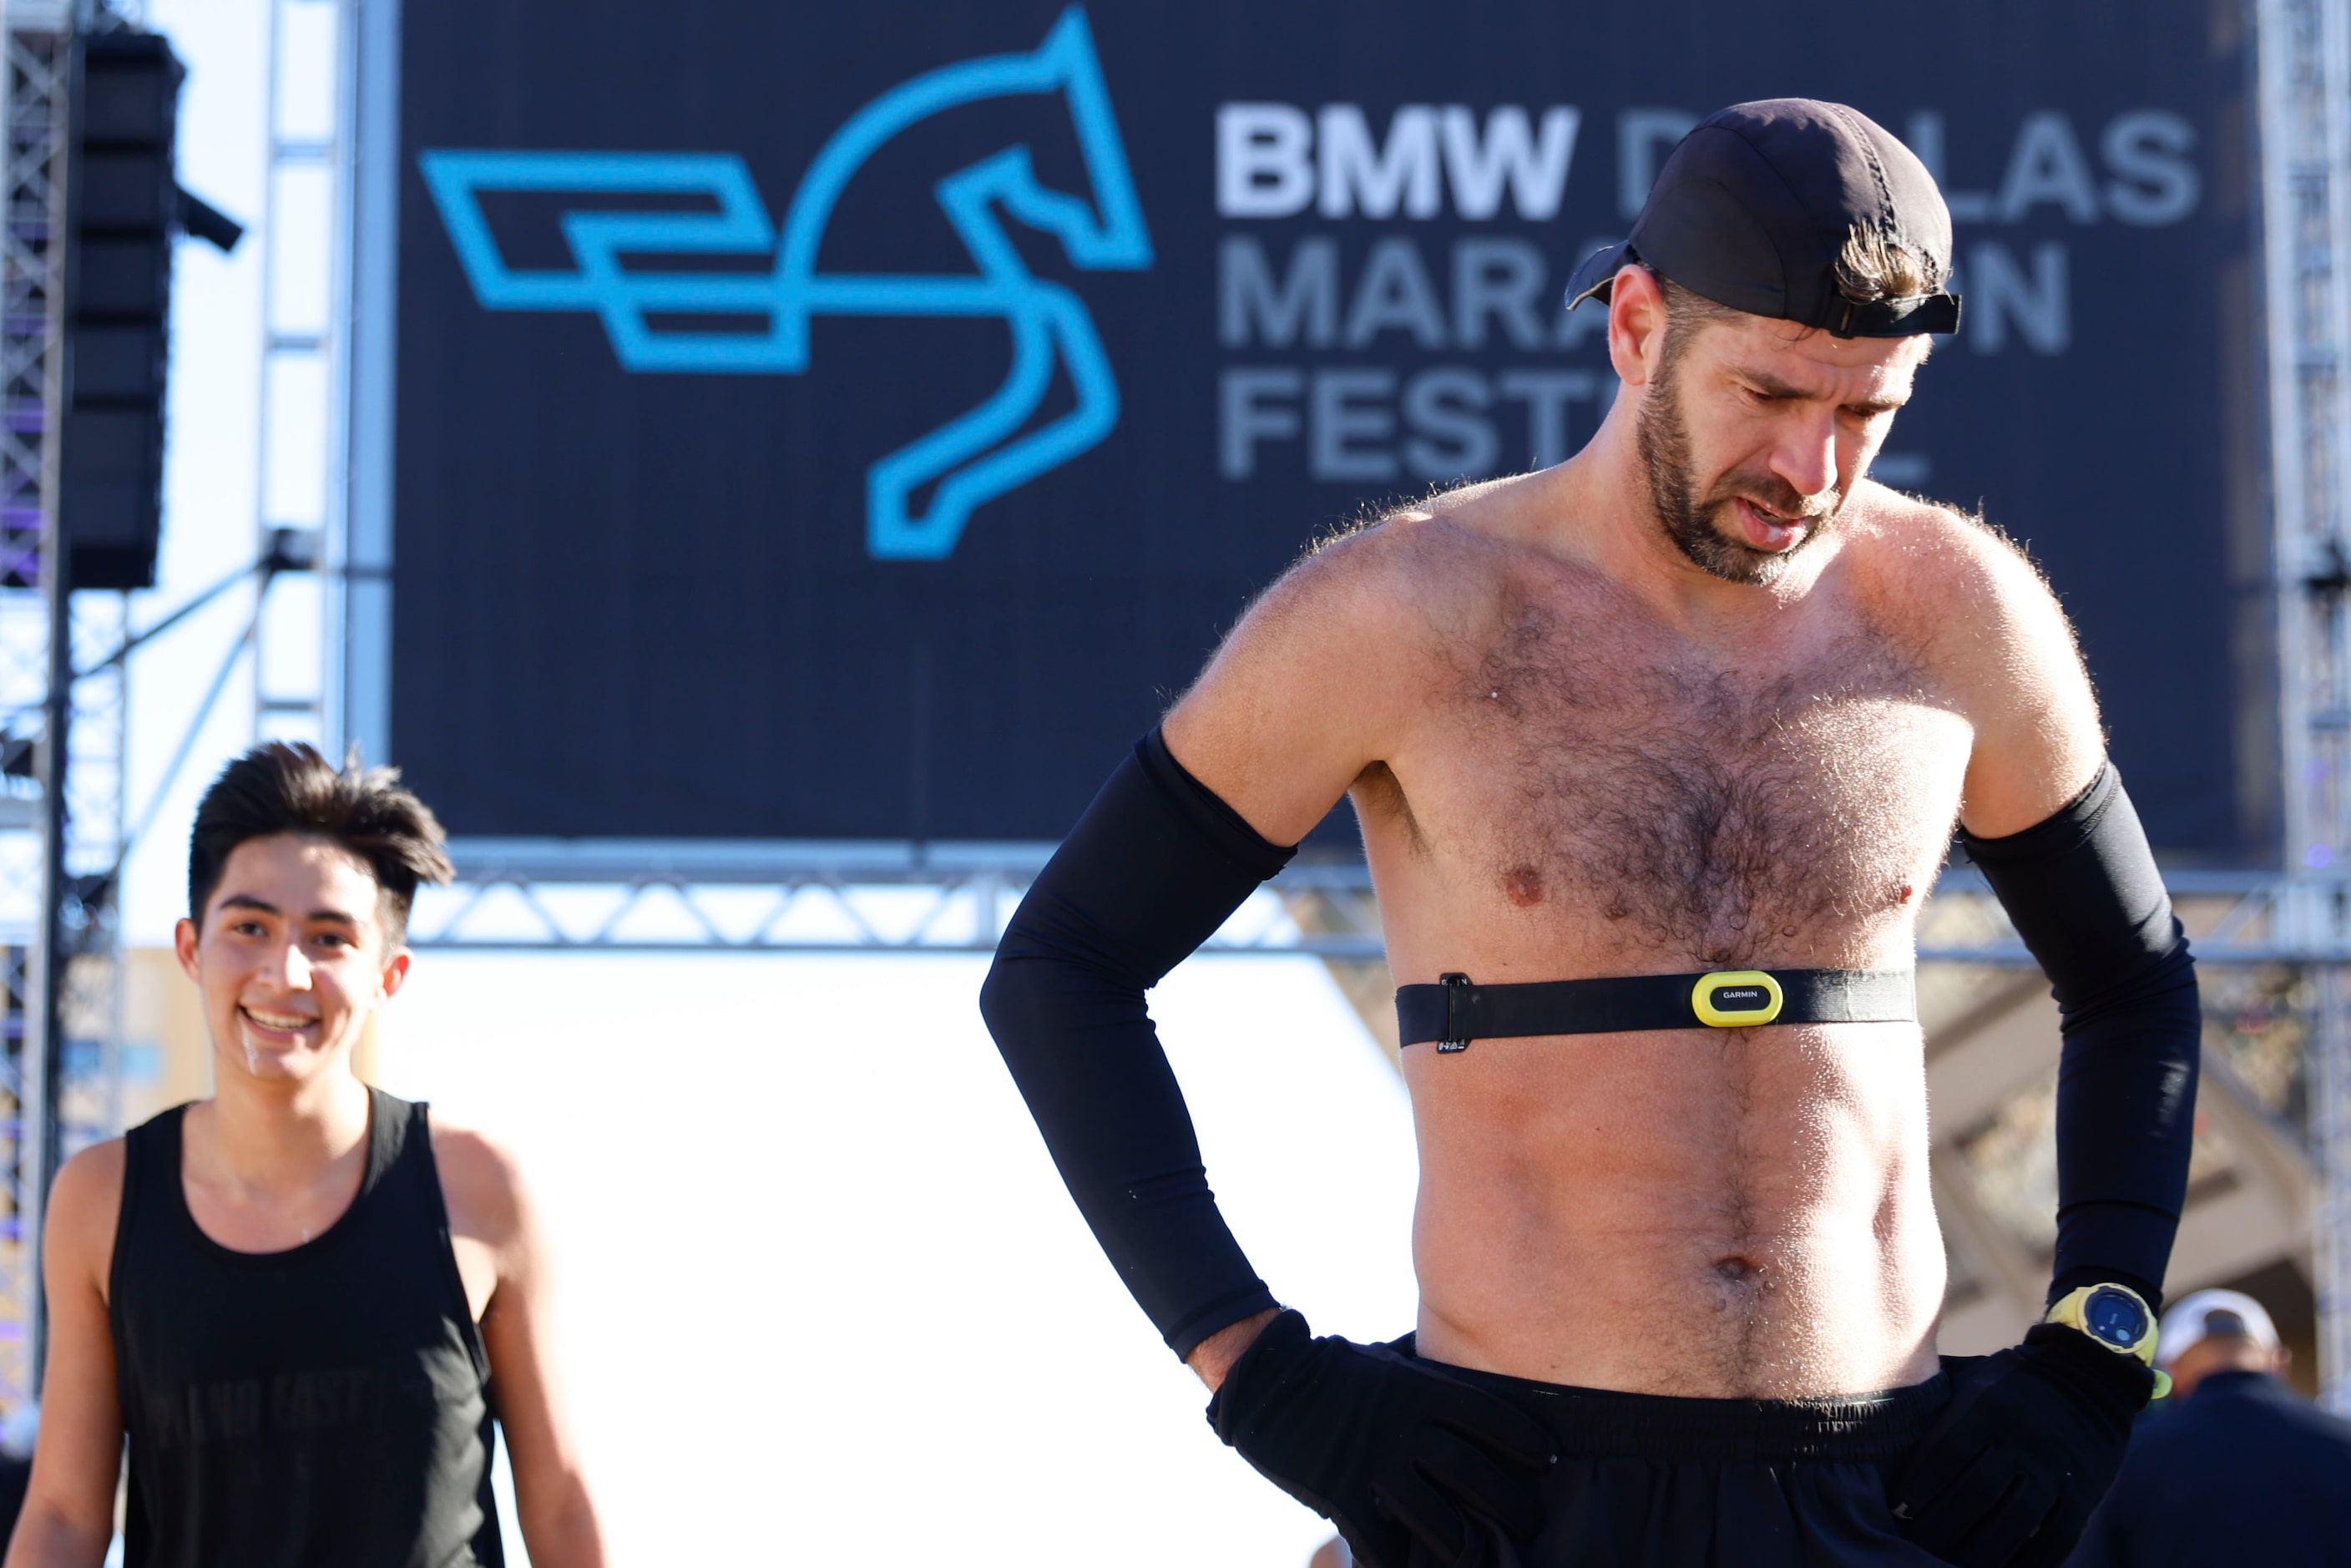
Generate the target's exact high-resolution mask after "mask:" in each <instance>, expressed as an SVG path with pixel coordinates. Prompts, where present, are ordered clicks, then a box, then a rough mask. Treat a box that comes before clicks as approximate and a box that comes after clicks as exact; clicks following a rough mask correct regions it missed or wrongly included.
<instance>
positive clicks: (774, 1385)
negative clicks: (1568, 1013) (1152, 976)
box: [382, 954, 1414, 1568]
mask: <svg viewBox="0 0 2351 1568" xmlns="http://www.w3.org/2000/svg"><path fill="white" fill-rule="evenodd" d="M983 973H984V966H983V965H982V964H981V963H980V962H978V961H977V960H969V959H942V958H933V959H893V958H783V959H774V958H741V957H732V956H709V957H694V958H684V957H680V958H651V959H646V958H638V959H627V960H615V961H611V962H601V963H600V962H598V961H594V960H582V959H578V958H552V959H532V958H512V957H493V956H454V955H451V956H444V955H437V954H436V955H429V956H426V957H425V958H424V959H423V960H422V961H421V962H420V963H419V964H418V966H417V969H416V975H415V979H414V981H413V984H412V985H411V986H410V988H408V989H407V990H406V991H404V992H403V993H402V995H401V996H400V997H399V998H397V999H396V1000H395V1001H394V1002H393V1004H392V1011H391V1014H390V1018H389V1025H390V1027H389V1029H388V1030H387V1033H386V1039H385V1043H384V1048H383V1057H382V1061H383V1071H382V1076H383V1080H384V1083H385V1086H386V1087H387V1088H389V1089H392V1091H393V1092H398V1093H402V1094H409V1095H414V1096H419V1097H424V1098H429V1099H431V1100H432V1101H433V1103H434V1108H435V1112H436V1113H446V1114H448V1115H450V1116H452V1117H454V1118H456V1119H459V1120H463V1121H467V1122H474V1123H477V1124H480V1125H482V1126H485V1127H489V1128H494V1129H496V1131H497V1132H499V1133H500V1134H504V1135H506V1136H507V1137H508V1138H509V1139H511V1140H512V1142H513V1143H514V1145H516V1147H517V1149H518V1151H519V1152H520V1153H521V1155H522V1157H523V1159H524V1162H525V1164H526V1166H527V1167H528V1171H529V1173H530V1175H531V1176H532V1178H533V1179H534V1180H535V1181H536V1183H537V1184H538V1188H539V1191H540V1195H541V1202H542V1203H543V1205H544V1207H545V1211H546V1214H547V1218H548V1222H549V1228H550V1229H551V1230H552V1232H553V1233H554V1235H555V1237H556V1239H557V1242H558V1244H559V1251H560V1256H561V1261H562V1270H563V1271H562V1290H563V1300H564V1303H565V1317H564V1322H563V1325H562V1331H561V1332H562V1339H563V1343H564V1344H565V1346H566V1349H567V1353H568V1354H567V1361H568V1365H569V1372H570V1383H571V1385H572V1388H573V1390H574V1397H575V1399H576V1402H577V1406H578V1414H579V1419H580V1427H581V1430H582V1432H583V1434H584V1437H585V1441H586V1444H587V1447H588V1450H589V1454H590V1460H591V1462H592V1463H593V1465H594V1469H595V1474H596V1479H597V1483H598V1490H599V1493H600V1496H601V1499H602V1501H603V1503H604V1506H605V1508H606V1511H607V1514H608V1518H609V1520H610V1522H611V1532H612V1538H613V1541H614V1543H615V1546H616V1548H617V1551H616V1555H615V1561H617V1562H620V1563H715V1562H720V1561H728V1562H733V1561H745V1560H747V1561H753V1562H762V1563H766V1562H775V1563H781V1562H788V1561H789V1562H858V1563H875V1564H893V1563H904V1564H908V1565H910V1568H911V1565H913V1564H916V1563H928V1562H933V1561H939V1560H951V1561H956V1562H983V1563H997V1562H1002V1563H1015V1562H1017V1563H1036V1564H1060V1563H1066V1564H1071V1565H1075V1564H1081V1563H1084V1564H1098V1563H1111V1562H1116V1563H1134V1564H1160V1563H1164V1564H1167V1565H1169V1568H1174V1565H1175V1564H1186V1565H1196V1564H1200V1563H1217V1564H1230V1565H1234V1568H1244V1565H1246V1568H1256V1565H1259V1564H1262V1565H1264V1568H1303V1564H1304V1563H1305V1560H1306V1557H1307V1555H1308V1553H1309V1552H1311V1550H1312V1549H1313V1547H1314V1546H1315V1544H1316V1543H1317V1542H1320V1541H1322V1539H1324V1538H1325V1537H1326V1536H1327V1535H1328V1533H1329V1532H1328V1531H1327V1530H1326V1529H1325V1528H1324V1527H1323V1525H1322V1521H1320V1520H1317V1519H1316V1518H1315V1517H1314V1516H1313V1515H1311V1513H1309V1512H1307V1511H1305V1510H1304V1509H1301V1508H1300V1507H1299V1506H1297V1505H1296V1504H1295V1503H1292V1502H1291V1501H1290V1500H1288V1499H1287V1498H1285V1497H1284V1496H1282V1495H1281V1494H1280V1492H1278V1491H1276V1490H1274V1489H1273V1488H1272V1487H1270V1486H1269V1485H1268V1484H1266V1483H1265V1482H1264V1481H1262V1480H1260V1479H1258V1477H1257V1476H1256V1475H1255V1474H1254V1472H1252V1471H1250V1470H1249V1469H1248V1467H1247V1466H1246V1465H1244V1464H1242V1463H1241V1462H1240V1461H1239V1460H1238V1458H1236V1457H1235V1456H1234V1455H1232V1454H1231V1453H1229V1452H1228V1451H1227V1450H1226V1449H1225V1448H1223V1446H1222V1445H1221V1444H1219V1443H1218V1442H1217V1439H1216V1437H1215V1435H1214V1434H1213V1433H1211V1432H1210V1431H1209V1430H1208V1427H1207V1424H1206V1422H1205V1421H1204V1420H1203V1419H1202V1417H1201V1411H1202V1407H1203V1406H1204V1405H1205V1404H1206V1398H1205V1396H1204V1394H1203V1392H1202V1390H1201V1388H1200V1386H1199V1385H1198V1383H1197V1382H1196V1380H1195V1379H1194V1378H1193V1377H1192V1375H1191V1374H1190V1373H1188V1372H1186V1371H1185V1370H1184V1369H1183V1368H1182V1367H1181V1366H1179V1365H1178V1364H1176V1362H1175V1358H1174V1357H1173V1356H1171V1355H1169V1354H1167V1351H1166V1349H1165V1347H1164V1346H1163V1345H1162V1344H1161V1343H1159V1341H1158V1337H1157V1335H1156V1334H1155V1333H1154V1332H1153V1331H1152V1329H1151V1327H1150V1325H1149V1323H1148V1322H1146V1321H1145V1320H1144V1317H1143V1315H1142V1313H1141V1312H1139V1311H1138V1310H1137V1309H1136V1308H1135V1306H1134V1302H1133V1301H1131V1300H1130V1299H1129V1298H1128V1297H1127V1295H1126V1292H1125V1291H1124V1289H1123V1287H1122V1286H1120V1284H1119V1283H1118V1281H1117V1279H1116V1277H1115V1276H1114V1275H1113V1272H1112V1270H1111V1269H1110V1267H1109V1265H1108V1264H1107V1263H1105V1262H1104V1261H1103V1260H1102V1254H1101V1252H1100V1251H1099V1250H1098V1249H1096V1247H1095V1245H1094V1242H1093V1239H1092V1236H1091V1235H1090V1234H1088V1232H1087V1230H1086V1228H1085V1226H1084V1224H1083V1222H1082V1221H1081V1220H1080V1218H1078V1215H1077V1211H1076V1209H1075V1207H1073V1206H1072V1205H1071V1202H1070V1200H1069V1198H1068V1197H1067V1195H1066V1194H1065V1193H1064V1192H1063V1191H1062V1188H1061V1181H1060V1178H1059V1177H1058V1176H1056V1175H1055V1173H1054V1171H1053V1168H1052V1166H1051V1164H1050V1161H1049V1160H1048V1159H1047V1158H1046V1155H1045V1152H1044V1149H1043V1147H1042V1145H1040V1142H1039V1141H1038V1138H1037V1135H1036V1132H1035V1129H1034V1127H1033V1126H1032V1124H1030V1123H1029V1119H1028V1113H1027V1112H1026V1111H1025V1109H1024V1108H1023V1107H1022V1106H1021V1103H1020V1101H1019V1096H1018V1095H1017V1094H1016V1093H1015V1092H1013V1089H1012V1085H1011V1082H1010V1080H1009V1078H1008V1076H1007V1074H1006V1073H1005V1071H1004V1070H1003V1068H1002V1066H1001V1065H1000V1064H999V1062H998V1060H997V1055H996V1051H995V1049H994V1047H993V1046H992V1045H991V1044H990V1043H989V1041H988V1039H987V1033H986V1031H985V1030H983V1029H982V1028H981V1026H980V1022H979V1019H978V1015H977V1010H976V1009H975V1008H974V1006H973V994H974V992H975V991H976V990H977V987H978V985H979V980H980V977H981V975H982V974H983ZM1154 1000H1155V1011H1156V1012H1157V1013H1158V1015H1159V1016H1160V1018H1161V1019H1162V1024H1163V1029H1164V1030H1165V1034H1166V1036H1167V1038H1168V1040H1169V1042H1170V1048H1171V1055H1173V1057H1174V1058H1175V1064H1176V1069H1177V1071H1178V1072H1179V1074H1180V1075H1181V1077H1182V1079H1183V1082H1184V1086H1185V1090H1186V1095H1187V1097H1188V1098H1189V1099H1190V1101H1191V1103H1192V1107H1193V1112H1194V1115H1195V1116H1196V1119H1197V1121H1198V1123H1199V1124H1200V1131H1201V1142H1202V1145H1203V1148H1204V1152H1205V1154H1206V1155H1207V1163H1208V1168H1209V1170H1210V1172H1211V1174H1212V1176H1213V1178H1214V1179H1215V1181H1216V1183H1217V1190H1218V1194H1219V1197H1220V1198H1221V1199H1222V1201H1223V1204H1224V1207H1225V1211H1226V1213H1227V1215H1228V1218H1230V1219H1231V1220H1232V1223H1233V1227H1234V1228H1235V1230H1236V1231H1237V1232H1238V1235H1239V1237H1240V1239H1241V1241H1242V1244H1243V1245H1244V1246H1245V1247H1246V1248H1247V1249H1249V1254H1250V1257H1251V1260H1253V1261H1254V1262H1255V1263H1256V1264H1257V1265H1258V1267H1259V1271H1260V1272H1262V1273H1264V1274H1265V1275H1266V1276H1267V1277H1268V1278H1269V1279H1270V1280H1271V1281H1274V1282H1275V1283H1276V1286H1277V1288H1278V1289H1279V1290H1280V1292H1281V1293H1282V1294H1283V1296H1284V1297H1285V1298H1286V1299H1288V1300H1290V1301H1295V1302H1297V1303H1299V1304H1300V1305H1301V1306H1302V1307H1304V1308H1305V1309H1306V1310H1307V1311H1308V1312H1309V1315H1310V1316H1311V1318H1312V1319H1313V1320H1314V1322H1315V1324H1316V1326H1317V1328H1318V1329H1322V1330H1324V1331H1327V1332H1339V1333H1348V1334H1350V1335H1352V1336H1353V1337H1357V1338H1367V1337H1377V1338H1383V1339H1385V1338H1392V1337H1394V1336H1395V1335H1396V1334H1398V1333H1403V1332H1404V1331H1405V1330H1406V1329H1408V1328H1409V1327H1411V1326H1412V1313H1413V1306H1414V1291H1413V1285H1412V1280H1411V1275H1410V1270H1409V1267H1408V1259H1407V1246H1408V1236H1407V1227H1408V1225H1409V1221H1410V1215H1411V1207H1412V1186H1413V1179H1414V1165H1413V1157H1412V1148H1411V1128H1410V1125H1409V1121H1408V1115H1407V1111H1406V1107H1405V1098H1404V1092H1403V1089H1402V1085H1401V1084H1400V1083H1399V1082H1397V1080H1396V1078H1395V1073H1394V1072H1393V1071H1392V1070H1391V1069H1390V1068H1389V1067H1388V1065H1387V1063H1386V1061H1384V1059H1383V1058H1382V1057H1381V1056H1380V1055H1379V1053H1378V1051H1376V1049H1375V1048H1374V1046H1373V1045H1372V1044H1371V1042H1370V1041H1369V1040H1368V1039H1367V1038H1366V1037H1365V1036H1364V1033H1363V1030H1362V1027H1361V1025H1360V1024H1359V1023H1357V1021H1356V1020H1355V1018H1354V1016H1353V1013H1352V1012H1351V1011H1350V1010H1349V1009H1348V1007H1347V1004H1346V1002H1345V1001H1344V1000H1343V998H1341V997H1340V995H1339V994H1338V992H1337V989H1336V988H1334V987H1333V986H1332V984H1331V982H1330V980H1329V978H1328V977H1327V976H1326V975H1324V974H1323V972H1322V969H1321V967H1319V966H1318V965H1316V964H1314V963H1313V962H1312V961H1311V960H1290V959H1251V958H1224V959H1217V960H1207V961H1195V962H1194V963H1192V964H1191V965H1188V966H1186V967H1185V968H1184V969H1182V970H1179V971H1178V972H1177V974H1176V975H1175V977H1172V978H1171V979H1170V980H1169V982H1168V983H1167V984H1166V985H1165V986H1164V987H1162V988H1161V989H1160V990H1159V992H1158V993H1156V994H1155V998H1154Z"/></svg>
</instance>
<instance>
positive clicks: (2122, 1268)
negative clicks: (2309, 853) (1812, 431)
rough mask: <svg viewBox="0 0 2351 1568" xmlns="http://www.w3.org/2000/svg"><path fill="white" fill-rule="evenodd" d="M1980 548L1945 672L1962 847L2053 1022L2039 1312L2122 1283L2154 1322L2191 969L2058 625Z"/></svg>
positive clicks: (2192, 986)
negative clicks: (2051, 1001)
mask: <svg viewBox="0 0 2351 1568" xmlns="http://www.w3.org/2000/svg"><path fill="white" fill-rule="evenodd" d="M1984 545H1985V547H1987V549H1986V553H1987V557H1988V559H1987V560H1986V567H1987V570H1986V571H1985V572H1984V581H1983V585H1982V588H1981V589H1980V592H1979V597H1980V599H1981V601H1982V603H1981V604H1980V609H1979V612H1978V613H1977V614H1976V615H1973V616H1971V617H1970V618H1969V619H1970V623H1971V624H1970V631H1969V632H1966V633H1962V635H1963V636H1964V637H1965V639H1966V640H1965V641H1964V642H1963V643H1960V644H1959V647H1958V648H1957V649H1956V653H1957V654H1958V656H1957V658H1956V659H1955V660H1954V664H1955V665H1956V666H1957V668H1958V669H1959V672H1960V674H1961V681H1962V684H1963V686H1964V687H1965V688H1966V689H1967V690H1968V694H1969V698H1970V709H1971V712H1970V718H1971V719H1973V721H1974V723H1975V727H1976V744H1975V747H1974V751H1973V754H1972V756H1971V757H1970V763H1969V768H1968V775H1967V783H1966V790H1965V801H1964V805H1963V806H1962V809H1961V811H1960V829H1961V832H1960V838H1961V841H1962V842H1963V843H1964V844H1965V845H1966V847H1967V851H1968V854H1969V858H1970V860H1972V861H1973V862H1975V864H1976V865H1977V866H1978V867H1979V868H1980V870H1981V871H1982V873H1983V875H1984V879H1985V881H1986V882H1987V883H1990V884H1991V889H1992V891H1993V892H1994V893H1995V894H1998V895H1999V897H2000V901H2001V906H2002V907H2003V908H2004V909H2005V910H2006V911H2007V912H2008V916H2009V919H2010V921H2011V924H2013V925H2015V927H2016V932H2017V935H2018V936H2020V937H2022V939H2023V941H2024V945H2025V946H2026V947H2027V948H2028V949H2030V950H2031V952H2032V956H2034V957H2035V958H2036V959H2038V960H2039V961H2040V964H2041V967H2042V969H2043V972H2045V973H2046V974H2047V975H2048V977H2049V980H2050V983H2051V988H2052V989H2053V992H2054V993H2055V995H2056V998H2057V1003H2058V1008H2059V1010H2060V1017H2061V1023H2060V1030H2061V1033H2062V1035H2063V1040H2064V1045H2063V1048H2062V1051H2061V1053H2060V1056H2059V1059H2058V1077H2057V1226H2058V1234H2057V1245H2056V1258H2055V1266H2054V1269H2053V1278H2052V1280H2051V1281H2050V1290H2049V1301H2051V1302H2052V1303H2054V1302H2056V1301H2059V1300H2061V1299H2062V1298H2064V1296H2066V1295H2067V1294H2068V1293H2070V1292H2071V1291H2074V1290H2076V1289H2078V1288H2080V1287H2083V1286H2088V1285H2099V1284H2120V1285H2124V1286H2126V1287H2128V1288H2129V1289H2130V1290H2132V1291H2134V1292H2135V1293H2137V1295H2138V1296H2140V1297H2141V1298H2143V1299H2144V1300H2145V1301H2146V1302H2147V1306H2148V1307H2149V1308H2150V1309H2158V1308H2159V1307H2160V1305H2161V1301H2160V1292H2161V1290H2162V1286H2163V1273H2164V1267H2165V1264H2166V1263H2167V1262H2168V1260H2169V1258H2170V1255H2171V1243H2172V1238H2173V1235H2174V1233H2175V1232H2176V1231H2177V1230H2178V1229H2179V1211H2180V1205H2181V1202H2182V1200H2183V1198H2184V1197H2185V1195H2186V1192H2187V1187H2188V1154H2189V1134H2190V1132H2191V1128H2192V1121H2193V1117H2194V1114H2195V1109H2196V1070H2197V1060H2198V1053H2199V1042H2200V1039H2201V1034H2202V1015H2201V1010H2200V1009H2199V1004H2198V1000H2197V994H2196V971H2195V966H2194V963H2193V961H2192V960H2191V959H2190V957H2189V951H2188V942H2187V939H2186V937H2185V936H2183V935H2182V934H2181V932H2180V929H2179V921H2178V920H2176V919H2175V918H2174V917H2173V915H2172V912H2171V900H2170V897H2169V895H2168V894H2167V893H2166V892H2165V891H2164V886H2163V878H2162V875H2161V873H2159V872H2158V870H2157V868H2156V863H2155V856H2154V854H2153V853H2152V852H2151V851H2150V850H2149V849H2148V847H2147V834H2146V832H2145V831H2143V830H2142V829H2141V827H2140V825H2139V821H2138V814H2137V811H2135V810H2133V809H2132V807H2131V802H2130V797H2129V796H2128V795H2127V794H2126V792H2125V791H2124V789H2123V784H2122V779H2121V776H2120V775H2119V774H2117V773H2116V771H2115V768H2114V765H2113V764H2112V763H2111V762H2108V761H2107V760H2106V759H2105V747H2104V745H2103V741H2102V737H2101V734H2100V731H2099V726H2098V716H2097V708H2096V705H2095V699H2094V698H2093V696H2092V695H2091V691H2090V683H2089V678H2088V676H2087V675H2086V674H2085V673H2084V671H2083V668H2082V661H2081V656H2080V654H2079V653H2077V652H2076V651H2075V649H2074V642H2073V636H2072V633H2071V631H2070V630H2069V629H2068V627H2067V626H2066V624H2065V621H2064V614H2063V612H2061V611H2060V610H2059V609H2058V606H2057V603H2056V601H2055V599H2054V598H2053V596H2052V595H2051V594H2050V592H2049V591H2048V589H2047V587H2046V586H2045V585H2044V584H2043V582H2042V581H2041V580H2040V578H2039V576H2038V575H2037V574H2036V573H2034V572H2033V571H2032V569H2031V568H2030V567H2029V566H2028V565H2027V564H2026V563H2025V562H2024V561H2023V560H2022V559H2021V558H2019V557H2017V556H2015V555H2014V554H2013V553H2012V552H2011V551H2010V550H2008V549H2006V548H2005V547H2002V546H1999V545H1996V544H1994V543H1993V542H1992V541H1991V540H1989V539H1987V540H1985V541H1984Z"/></svg>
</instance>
